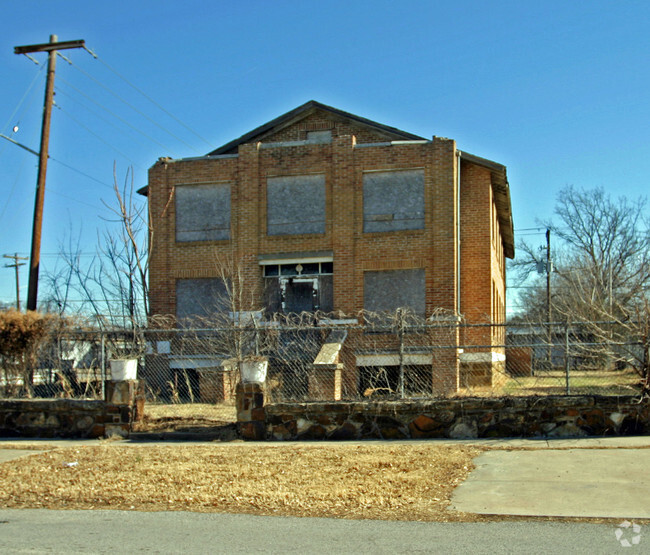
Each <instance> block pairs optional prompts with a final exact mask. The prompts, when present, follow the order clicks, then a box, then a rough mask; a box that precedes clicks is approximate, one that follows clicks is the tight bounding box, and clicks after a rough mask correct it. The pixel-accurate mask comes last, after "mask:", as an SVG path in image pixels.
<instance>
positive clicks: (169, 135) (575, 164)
mask: <svg viewBox="0 0 650 555" xmlns="http://www.w3.org/2000/svg"><path fill="white" fill-rule="evenodd" d="M2 12H3V17H2V20H1V21H0V37H1V38H0V75H1V76H2V87H1V88H0V133H4V134H5V135H9V136H12V137H13V138H14V139H15V140H17V141H19V142H21V143H23V144H25V145H27V146H29V147H30V148H32V149H34V150H38V140H39V133H40V118H41V110H42V104H43V90H44V80H45V77H44V72H43V71H42V70H41V68H42V67H43V66H44V65H45V62H46V55H44V54H36V55H34V58H35V59H37V60H38V61H39V62H41V66H37V65H35V64H34V63H33V62H31V61H30V60H29V59H27V58H25V57H24V56H17V55H15V54H14V53H13V47H14V46H18V45H27V44H35V43H41V42H48V40H49V35H50V34H56V35H58V38H59V40H60V41H64V40H72V39H85V41H86V45H87V46H88V47H89V48H90V49H92V50H93V51H94V52H96V54H97V55H98V57H99V59H94V58H93V57H92V56H91V55H90V54H88V53H87V52H85V51H83V50H68V51H65V52H62V54H64V55H65V56H66V57H68V58H69V59H70V60H71V62H72V64H73V65H69V64H68V63H66V62H65V61H64V60H62V59H60V58H59V60H58V62H57V83H56V86H57V98H56V102H57V105H58V108H57V109H55V111H54V114H53V120H52V132H51V146H50V156H51V157H52V160H51V161H50V164H49V167H48V181H47V190H46V201H45V216H44V224H43V237H44V238H43V246H42V252H43V261H42V269H43V270H44V271H47V270H48V269H49V270H51V269H53V268H54V266H55V264H56V262H57V257H56V253H57V252H59V251H60V249H61V248H62V247H61V245H65V242H66V241H67V240H68V238H69V237H70V236H71V235H72V236H74V237H77V236H80V237H81V246H82V248H83V250H84V252H87V253H89V254H90V253H92V252H94V249H95V244H96V237H97V232H98V230H101V229H102V228H103V227H105V225H106V222H105V218H106V217H108V215H109V214H108V211H107V209H106V208H105V207H104V206H103V204H102V199H104V200H106V201H110V200H111V198H112V193H111V189H110V186H111V184H112V182H113V167H114V164H115V168H116V173H117V176H118V181H119V182H120V183H121V182H123V181H124V177H125V175H126V172H127V170H128V168H129V167H133V169H134V176H135V182H136V185H137V186H141V185H144V184H146V180H147V178H146V171H147V168H148V167H150V166H151V165H152V164H153V163H154V162H155V161H156V159H157V158H158V157H160V156H171V157H174V158H180V157H186V156H196V155H199V154H205V153H207V152H208V151H209V150H211V148H213V147H217V146H220V145H221V144H224V143H226V142H228V141H229V140H231V139H234V138H236V137H239V136H240V135H242V134H243V133H245V132H247V131H249V130H251V129H252V128H254V127H256V126H258V125H260V124H262V123H265V122H267V121H269V120H270V119H273V118H274V117H276V116H278V115H280V114H283V113H284V112H286V111H288V110H291V109H292V108H294V107H296V106H298V105H300V104H302V103H304V102H306V101H307V100H310V99H314V100H318V101H320V102H323V103H325V104H329V105H332V106H335V107H336V108H339V109H342V110H346V111H349V112H352V113H355V114H357V115H360V116H363V117H366V118H369V119H372V120H375V121H378V122H381V123H384V124H387V125H391V126H394V127H398V128H400V129H403V130H405V131H409V132H412V133H416V134H419V135H422V136H424V137H431V136H433V135H438V136H444V137H450V138H453V139H455V140H456V141H457V143H458V148H460V149H461V150H466V151H468V152H471V153H472V154H476V155H478V156H482V157H485V158H489V159H492V160H495V161H497V162H500V163H502V164H505V165H506V166H507V168H508V176H509V181H510V187H511V194H512V203H513V213H514V221H515V229H516V230H523V229H528V228H531V227H535V226H536V219H538V218H539V219H547V218H549V217H550V216H551V215H552V208H553V204H554V200H555V195H556V193H557V192H558V191H559V190H560V189H561V188H562V187H564V186H565V185H574V186H576V187H587V188H590V187H597V186H602V187H604V188H605V189H607V190H608V191H610V192H611V193H612V194H614V195H626V196H627V197H629V198H636V197H638V196H639V195H644V194H645V193H646V190H647V176H648V175H650V156H648V155H647V151H648V148H649V145H650V125H649V122H650V103H649V102H648V90H650V73H649V71H648V68H649V67H650V40H649V39H648V31H649V29H650V25H649V24H650V4H648V3H647V2H625V1H619V2H602V1H592V2H554V1H548V2H530V1H523V2H522V1H521V0H519V1H513V2H510V1H491V2H487V1H485V2H480V1H473V2H471V1H457V2H434V1H409V0H406V1H403V2H394V1H391V2H388V1H383V0H373V1H357V2H354V1H350V0H348V1H346V2H339V1H329V2H320V1H306V0H305V1H302V2H299V1H293V2H289V1H275V2H271V1H245V0H243V1H240V2H223V1H216V2H199V1H195V0H186V1H184V2H177V1H173V2H171V1H169V2H167V1H156V2H153V1H147V0H145V1H135V2H134V1H131V2H125V1H121V0H112V1H111V2H88V1H84V2H77V1H66V0H60V1H57V2H51V1H43V0H37V1H30V2H10V1H8V0H5V1H4V2H2ZM32 83H33V86H32V87H31V89H30V88H29V87H30V84H32ZM133 86H135V87H137V88H138V89H139V90H141V91H143V92H144V93H146V95H147V97H149V98H150V99H153V100H154V101H155V103H156V104H154V103H152V102H150V100H149V99H148V98H147V97H145V96H143V95H142V94H141V93H140V92H138V91H137V90H136V89H134V88H133ZM22 99H24V101H22V102H21V100H22ZM125 101H126V102H125ZM158 106H162V107H163V108H164V109H165V111H162V110H161V109H160V108H159V107H158ZM16 109H17V111H15V110H16ZM168 114H172V115H173V118H172V117H170V116H169V115H168ZM178 120H180V121H182V122H183V125H181V124H180V123H178ZM153 122H155V123H153ZM15 125H18V127H19V129H18V131H17V132H16V133H13V131H12V130H13V127H14V126H15ZM36 167H37V159H36V157H35V156H33V155H32V154H29V153H28V152H25V151H23V150H21V149H19V148H18V147H16V146H14V145H12V144H11V143H9V142H8V141H6V140H4V139H0V254H12V253H14V252H18V253H19V255H22V256H27V255H28V253H29V249H30V241H31V219H32V213H33V205H34V188H35V182H36ZM103 218H104V219H103ZM527 239H529V240H531V241H532V242H533V243H534V242H536V241H538V242H539V244H540V245H541V244H542V243H543V241H544V236H543V233H540V234H539V235H537V236H535V235H532V236H529V237H527ZM63 248H65V247H63ZM3 261H5V262H9V261H8V260H5V259H3ZM25 268H26V267H23V270H24V271H23V272H22V273H21V280H22V284H23V286H24V287H23V288H22V292H21V296H22V298H23V300H24V299H25V298H26V286H25V284H26V283H27V272H26V270H25ZM511 285H517V284H514V283H513V284H511ZM514 293H515V289H514V288H513V289H512V290H511V293H510V294H509V299H508V304H509V309H510V310H512V309H513V308H515V307H516V295H515V294H514ZM14 295H15V292H14V273H13V270H11V269H8V268H4V267H1V268H0V301H5V302H13V300H14V298H15V297H14Z"/></svg>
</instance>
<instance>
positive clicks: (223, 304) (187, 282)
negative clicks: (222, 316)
mask: <svg viewBox="0 0 650 555" xmlns="http://www.w3.org/2000/svg"><path fill="white" fill-rule="evenodd" d="M226 310H228V298H227V294H226V287H225V285H224V283H223V281H222V280H221V279H220V278H199V279H179V280H177V281H176V318H177V320H178V321H179V323H181V325H186V326H188V325H204V324H206V323H209V319H210V315H212V314H215V313H221V312H224V311H226ZM206 320H207V321H206Z"/></svg>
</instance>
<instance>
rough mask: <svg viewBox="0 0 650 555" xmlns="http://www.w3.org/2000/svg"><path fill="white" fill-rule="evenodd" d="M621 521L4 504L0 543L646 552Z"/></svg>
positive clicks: (20, 548) (18, 548) (60, 549)
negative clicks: (400, 518) (436, 519)
mask: <svg viewBox="0 0 650 555" xmlns="http://www.w3.org/2000/svg"><path fill="white" fill-rule="evenodd" d="M617 530H618V527H617V524H616V523H612V524H591V523H566V522H539V521H527V520H517V521H512V522H489V523H422V522H391V521H369V520H365V521H364V520H361V521H359V520H336V519H324V518H287V517H259V516H248V515H230V514H202V513H187V512H169V513H163V512H159V513H142V512H128V511H49V510H44V509H24V510H8V509H0V553H116V552H117V553H137V552H146V553H301V554H304V553H337V554H338V553H373V554H381V553H389V554H391V555H394V554H396V553H472V554H482V553H486V554H487V553H490V554H493V553H569V552H571V553H589V554H594V553H613V552H617V551H619V550H621V549H624V551H625V552H628V553H643V552H646V553H647V552H648V546H650V527H648V531H647V532H645V530H644V529H643V528H641V529H640V530H638V529H636V530H634V529H633V527H631V526H630V527H628V528H624V529H620V530H618V536H619V538H618V539H617ZM645 533H647V535H648V537H644V534H645ZM635 537H636V538H637V539H636V540H635V539H634V538H635ZM626 539H627V540H628V541H629V542H630V546H631V547H630V548H629V549H627V550H625V547H624V546H622V545H621V543H620V540H626ZM635 542H638V543H635Z"/></svg>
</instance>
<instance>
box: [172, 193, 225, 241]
mask: <svg viewBox="0 0 650 555" xmlns="http://www.w3.org/2000/svg"><path fill="white" fill-rule="evenodd" d="M227 239H230V185H229V184H218V185H179V186H178V187H176V241H222V240H227Z"/></svg>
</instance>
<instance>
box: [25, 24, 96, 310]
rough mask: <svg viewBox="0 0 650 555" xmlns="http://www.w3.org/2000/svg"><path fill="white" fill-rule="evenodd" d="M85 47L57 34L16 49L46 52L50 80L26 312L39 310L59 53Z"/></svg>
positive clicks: (45, 112) (37, 185)
mask: <svg viewBox="0 0 650 555" xmlns="http://www.w3.org/2000/svg"><path fill="white" fill-rule="evenodd" d="M69 48H85V43H84V41H83V40H71V41H66V42H58V39H57V36H56V35H50V42H49V43H44V44H31V45H27V46H15V47H14V54H26V55H27V54H30V53H34V52H47V53H48V60H47V81H46V83H45V103H44V107H43V125H42V127H41V148H40V151H39V156H38V180H37V182H36V201H35V203H34V224H33V227H32V250H31V254H30V262H29V287H28V290H27V310H36V300H37V298H38V270H39V265H40V260H41V229H42V227H43V203H44V200H45V176H46V174H47V158H48V149H49V143H50V121H51V119H52V105H53V103H54V74H55V72H56V54H57V50H66V49H69Z"/></svg>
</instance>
